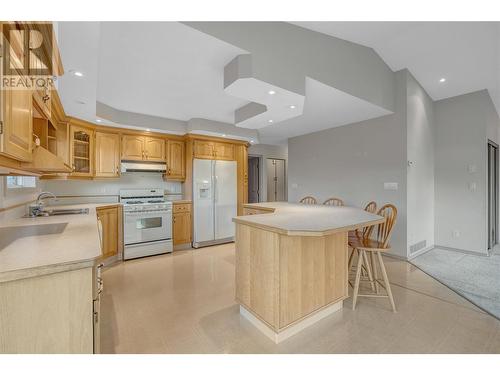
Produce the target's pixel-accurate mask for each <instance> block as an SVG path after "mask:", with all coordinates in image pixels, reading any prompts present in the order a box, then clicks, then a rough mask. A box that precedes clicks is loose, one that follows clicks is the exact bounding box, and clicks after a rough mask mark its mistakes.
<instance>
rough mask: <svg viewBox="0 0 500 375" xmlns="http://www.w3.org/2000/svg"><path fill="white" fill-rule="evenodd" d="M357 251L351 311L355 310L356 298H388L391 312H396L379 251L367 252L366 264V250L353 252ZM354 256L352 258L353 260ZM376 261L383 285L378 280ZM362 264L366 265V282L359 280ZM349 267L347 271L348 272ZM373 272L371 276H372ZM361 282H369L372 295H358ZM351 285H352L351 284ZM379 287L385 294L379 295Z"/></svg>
mask: <svg viewBox="0 0 500 375" xmlns="http://www.w3.org/2000/svg"><path fill="white" fill-rule="evenodd" d="M355 250H357V251H358V261H357V265H356V276H355V279H354V285H353V296H352V309H353V310H355V309H356V303H357V301H358V297H386V298H389V301H390V303H391V307H392V311H393V312H396V305H395V303H394V297H393V295H392V290H391V284H390V283H389V278H388V276H387V271H386V269H385V265H384V261H383V259H382V254H381V253H380V251H369V253H370V256H369V257H370V262H368V254H366V253H367V251H366V250H364V249H354V250H353V253H354V251H355ZM353 257H354V256H352V258H353ZM375 258H376V261H378V266H379V267H380V272H381V273H382V279H383V283H381V281H380V280H379V279H378V271H377V264H376V261H375ZM350 263H351V264H352V259H350ZM363 263H365V264H366V265H367V267H366V268H365V269H366V272H367V273H368V280H361V273H362V270H363V268H364V267H363ZM350 268H351V267H350V266H349V270H350ZM372 272H373V274H372ZM361 281H367V282H370V284H371V285H372V290H374V291H375V293H373V294H359V284H360V283H361ZM351 285H352V284H351ZM379 285H380V286H382V288H383V289H385V291H386V293H387V294H380V293H379Z"/></svg>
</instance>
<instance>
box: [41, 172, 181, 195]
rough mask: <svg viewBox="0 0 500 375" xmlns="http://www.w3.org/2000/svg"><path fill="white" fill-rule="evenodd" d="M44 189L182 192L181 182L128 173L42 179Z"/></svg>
mask: <svg viewBox="0 0 500 375" xmlns="http://www.w3.org/2000/svg"><path fill="white" fill-rule="evenodd" d="M40 185H41V187H42V190H44V191H50V192H52V193H54V194H55V195H58V196H117V195H118V194H119V192H120V190H121V189H143V188H160V189H164V190H165V193H166V194H182V183H181V182H168V181H164V180H163V178H162V177H161V175H159V174H158V175H157V174H151V173H127V174H124V175H122V176H121V177H120V178H117V179H109V180H105V179H98V180H41V181H40Z"/></svg>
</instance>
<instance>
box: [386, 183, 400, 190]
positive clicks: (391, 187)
mask: <svg viewBox="0 0 500 375" xmlns="http://www.w3.org/2000/svg"><path fill="white" fill-rule="evenodd" d="M384 190H398V183H397V182H384Z"/></svg>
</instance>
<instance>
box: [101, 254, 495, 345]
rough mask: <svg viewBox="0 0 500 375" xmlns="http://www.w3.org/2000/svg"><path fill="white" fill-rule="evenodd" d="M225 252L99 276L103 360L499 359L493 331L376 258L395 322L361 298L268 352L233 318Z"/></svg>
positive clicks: (445, 293) (409, 270) (427, 282)
mask: <svg viewBox="0 0 500 375" xmlns="http://www.w3.org/2000/svg"><path fill="white" fill-rule="evenodd" d="M234 259H235V255H234V245H233V244H228V245H222V246H215V247H210V248H204V249H199V250H194V251H191V250H189V251H182V252H176V253H174V254H173V255H162V256H156V257H150V258H144V259H139V260H133V261H127V262H125V263H122V264H119V265H117V266H114V267H112V268H110V269H107V270H106V271H105V272H104V274H103V277H104V283H105V284H104V286H105V294H104V296H103V300H102V307H101V312H102V320H101V328H102V332H101V337H102V342H101V346H102V348H101V349H102V351H103V352H104V353H500V321H498V320H497V319H495V318H493V317H492V316H490V315H488V314H486V313H484V312H482V311H481V310H479V309H478V308H476V307H475V306H474V305H472V304H471V303H469V302H468V301H466V300H465V299H463V298H462V297H460V296H459V295H457V294H456V293H454V292H452V291H451V290H450V289H448V288H447V287H445V286H443V285H442V284H441V283H439V282H437V281H435V280H434V279H432V278H431V277H429V276H427V275H426V274H425V273H423V272H422V271H420V270H419V269H417V268H416V267H414V266H412V265H411V264H409V263H406V262H401V261H398V260H394V259H390V258H386V259H385V261H386V266H387V270H388V273H389V278H390V279H391V284H392V287H393V293H394V298H395V300H396V305H397V308H398V312H397V313H395V314H394V313H392V312H391V311H390V307H389V303H388V301H387V300H386V299H379V298H372V299H367V298H363V299H361V300H360V301H359V302H358V306H357V308H356V310H355V311H353V310H352V309H351V299H348V300H346V301H345V304H344V309H343V310H341V311H339V312H338V313H335V314H332V315H331V316H329V317H327V318H325V319H323V320H322V321H320V322H319V323H317V324H316V325H314V326H312V327H309V328H308V329H306V330H304V331H302V332H300V333H299V334H297V335H295V336H293V337H291V338H290V339H288V340H286V341H284V342H283V343H281V344H279V345H276V344H274V343H273V342H271V341H270V340H269V339H267V338H266V337H265V336H263V335H262V334H261V333H260V332H259V331H257V330H256V329H255V328H254V327H253V326H252V325H251V324H250V323H249V322H248V321H246V320H245V319H244V318H243V317H241V316H240V315H239V310H238V306H237V305H236V304H235V302H234Z"/></svg>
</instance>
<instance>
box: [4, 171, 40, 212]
mask: <svg viewBox="0 0 500 375" xmlns="http://www.w3.org/2000/svg"><path fill="white" fill-rule="evenodd" d="M39 192H40V181H39V180H38V178H37V186H36V188H34V189H7V187H6V177H0V221H2V220H11V219H14V218H18V217H20V216H23V215H24V214H25V213H26V205H27V204H29V202H31V201H33V200H35V199H36V197H37V195H38V194H39ZM24 203H26V205H25V204H24ZM17 205H20V206H19V207H16V206H17ZM11 207H13V208H11ZM5 209H7V210H5Z"/></svg>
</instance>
